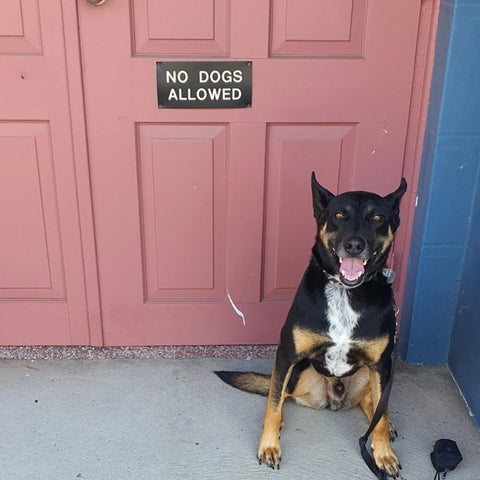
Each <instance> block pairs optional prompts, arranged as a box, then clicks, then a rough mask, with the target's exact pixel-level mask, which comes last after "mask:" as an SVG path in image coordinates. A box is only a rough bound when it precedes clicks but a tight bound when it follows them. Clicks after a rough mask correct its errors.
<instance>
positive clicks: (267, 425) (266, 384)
mask: <svg viewBox="0 0 480 480" xmlns="http://www.w3.org/2000/svg"><path fill="white" fill-rule="evenodd" d="M406 188H407V184H406V182H405V179H402V181H401V184H400V186H399V188H398V189H397V190H395V191H394V192H392V193H390V194H388V195H387V196H385V197H381V196H379V195H376V194H374V193H368V192H348V193H342V194H340V195H337V196H335V195H333V194H332V193H330V192H329V191H328V190H326V189H325V188H323V187H322V186H321V185H320V184H319V183H318V182H317V180H316V178H315V174H314V173H312V193H313V211H314V216H315V219H316V222H317V227H318V229H317V237H316V242H315V245H314V247H313V249H312V257H311V260H310V264H309V266H308V268H307V270H306V272H305V274H304V276H303V278H302V280H301V283H300V285H299V287H298V290H297V293H296V295H295V299H294V301H293V304H292V306H291V308H290V311H289V313H288V316H287V319H286V322H285V325H284V326H283V328H282V332H281V337H280V342H279V345H278V349H277V354H276V359H275V363H274V366H273V370H272V374H271V376H268V375H262V374H258V373H253V372H216V373H217V375H218V376H219V377H220V378H221V379H222V380H224V381H225V382H227V383H228V384H230V385H233V386H234V387H237V388H239V389H241V390H245V391H248V392H253V393H260V394H263V395H268V400H267V407H266V410H265V417H264V423H263V430H262V434H261V437H260V442H259V446H258V459H259V461H260V463H265V464H266V465H268V466H270V467H272V468H279V464H280V459H281V448H280V439H279V437H280V429H281V427H282V424H283V414H282V406H283V403H284V401H285V399H287V398H292V399H294V400H295V401H296V402H297V403H298V404H300V405H305V406H308V407H312V408H316V409H320V408H329V409H331V410H341V409H347V408H351V407H353V406H355V405H360V407H361V408H362V409H363V410H364V412H365V414H366V415H367V417H368V419H369V420H371V419H372V416H373V413H374V411H375V409H376V407H377V404H378V402H379V399H380V396H381V394H382V391H383V390H384V389H385V387H386V385H387V384H388V381H389V378H390V370H391V362H392V351H393V347H394V337H395V328H396V323H395V312H394V309H395V301H394V298H393V292H392V288H391V285H390V284H389V283H388V282H387V278H386V276H385V275H384V268H385V262H386V259H387V255H388V252H389V250H390V248H391V245H392V241H393V235H394V233H395V231H396V229H397V228H398V226H399V223H400V218H399V204H400V199H401V198H402V196H403V194H404V193H405V190H406ZM395 433H396V432H395V429H394V426H393V424H392V423H391V422H390V420H389V419H388V416H387V412H386V410H385V413H384V414H383V415H382V417H381V419H380V421H379V422H378V424H377V425H376V427H375V429H374V430H373V433H372V450H373V457H374V459H375V462H376V464H377V466H378V468H379V469H380V470H383V471H384V472H386V474H387V475H389V476H393V477H395V476H397V475H398V472H399V462H398V459H397V456H396V455H395V453H394V452H393V450H392V447H391V445H390V442H391V440H392V439H393V435H394V434H395Z"/></svg>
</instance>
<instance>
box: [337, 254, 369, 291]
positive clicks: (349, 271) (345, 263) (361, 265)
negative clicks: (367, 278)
mask: <svg viewBox="0 0 480 480" xmlns="http://www.w3.org/2000/svg"><path fill="white" fill-rule="evenodd" d="M338 261H339V267H338V272H339V274H340V280H341V282H342V283H343V284H345V285H347V286H349V287H355V286H357V285H360V283H362V281H363V276H364V275H365V267H366V265H367V263H368V260H366V259H362V258H352V257H347V258H341V257H338Z"/></svg>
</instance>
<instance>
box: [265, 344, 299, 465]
mask: <svg viewBox="0 0 480 480" xmlns="http://www.w3.org/2000/svg"><path fill="white" fill-rule="evenodd" d="M294 366H295V364H294V363H292V362H289V361H288V357H287V355H286V354H285V353H284V352H283V350H282V348H281V346H280V345H279V347H278V350H277V356H276V359H275V363H274V365H273V370H272V376H271V380H270V389H269V393H268V399H267V406H266V408H265V416H264V419H263V428H262V434H261V436H260V441H259V444H258V453H257V457H258V460H259V463H264V464H265V465H267V466H269V467H272V468H273V469H275V468H277V469H278V468H280V460H281V457H282V450H281V447H280V430H281V428H282V425H283V413H282V407H283V403H284V402H285V398H286V396H287V395H286V390H287V385H288V381H289V379H290V376H291V373H292V370H293V367H294Z"/></svg>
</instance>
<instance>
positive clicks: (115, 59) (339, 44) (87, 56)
mask: <svg viewBox="0 0 480 480" xmlns="http://www.w3.org/2000/svg"><path fill="white" fill-rule="evenodd" d="M420 5H421V1H420V0H407V1H405V2H398V1H397V0H371V1H370V2H368V5H367V2H366V0H335V1H334V0H322V1H319V0H316V1H314V0H271V2H269V1H267V0H255V1H253V0H230V1H227V0H225V1H217V2H213V1H202V2H194V1H191V2H189V1H186V0H184V1H182V2H178V3H177V2H171V1H167V0H162V1H160V0H157V1H153V0H151V1H147V0H132V1H130V2H128V1H127V0H123V1H116V2H107V3H106V4H104V5H103V6H102V7H98V8H97V7H92V6H90V5H88V4H87V2H79V4H78V9H79V18H80V38H81V45H82V56H83V65H84V85H85V108H86V112H87V132H88V139H89V155H90V164H91V178H92V189H93V204H94V216H95V230H96V241H97V248H98V268H99V280H100V289H101V298H102V316H103V328H104V339H105V342H106V344H108V345H118V344H170V343H176V344H196V343H197V344H204V343H208V344H215V343H217V344H218V343H274V342H276V341H277V339H278V332H279V328H280V325H281V324H282V322H283V320H284V316H285V314H286V312H287V309H288V307H289V303H290V301H291V298H292V295H293V292H294V289H295V286H296V284H297V282H298V280H299V277H300V275H301V273H302V271H303V269H304V268H305V264H306V261H307V260H308V257H309V252H310V248H311V244H312V243H313V238H314V235H315V224H314V220H313V216H312V207H311V201H310V174H311V171H312V170H315V171H316V172H317V178H318V179H319V181H320V182H321V183H323V184H324V185H325V186H326V187H327V188H329V189H331V190H332V191H334V192H338V191H345V190H348V189H365V190H374V191H377V192H379V193H381V194H386V193H387V192H389V191H391V190H393V189H394V188H396V187H397V186H398V183H399V179H400V177H401V174H402V167H403V160H404V158H403V156H404V145H405V138H406V131H407V121H408V113H409V101H410V95H411V88H412V73H413V67H414V59H415V47H416V38H417V28H418V21H419V12H420ZM172 6H173V8H172ZM367 6H368V8H367ZM169 8H170V10H169ZM177 9H181V10H182V12H184V13H182V15H178V12H177ZM184 9H185V10H184ZM165 12H170V13H167V14H165ZM175 12H177V13H175ZM253 12H254V13H253ZM195 22H198V24H197V23H195ZM192 23H195V25H194V26H192ZM218 57H222V58H223V59H225V60H229V59H232V60H233V59H235V60H250V61H252V65H253V101H252V106H251V108H246V109H238V110H225V109H222V110H200V109H197V110H181V109H178V110H169V109H165V108H162V109H159V108H158V107H157V101H156V85H155V64H156V62H157V61H162V60H164V59H168V60H175V59H181V60H183V61H185V60H189V59H192V60H198V59H201V60H208V59H209V58H213V59H216V60H218ZM403 248H404V246H403V245H400V244H399V243H397V244H396V245H395V249H396V251H398V252H400V253H401V252H402V249H403ZM400 281H403V279H400ZM229 298H230V299H231V301H232V302H233V303H234V304H235V306H236V308H239V309H240V310H241V311H242V312H243V313H244V315H245V317H246V322H245V325H244V324H243V321H242V319H241V318H240V317H239V316H238V315H237V314H236V313H235V310H234V308H232V305H231V303H230V300H229Z"/></svg>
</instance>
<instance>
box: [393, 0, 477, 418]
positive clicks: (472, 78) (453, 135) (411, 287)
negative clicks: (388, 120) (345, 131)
mask: <svg viewBox="0 0 480 480" xmlns="http://www.w3.org/2000/svg"><path fill="white" fill-rule="evenodd" d="M430 104H431V107H430V111H429V117H428V121H427V129H426V134H425V142H424V154H423V159H422V168H421V173H420V181H419V189H418V206H417V211H416V215H415V223H414V232H413V238H412V248H411V254H410V260H409V271H408V276H407V289H406V294H405V300H404V311H403V317H402V324H401V331H400V333H401V336H400V353H401V355H402V356H403V357H404V358H405V359H406V360H407V361H410V362H414V363H427V364H444V363H447V362H450V367H451V369H452V372H453V374H454V375H455V376H456V378H457V381H458V382H459V385H460V387H461V388H462V390H463V393H464V394H465V396H466V398H467V401H469V403H470V406H471V407H472V409H474V410H475V411H476V412H477V417H480V382H479V381H478V380H477V381H472V376H473V375H475V378H477V379H478V378H480V377H479V373H478V372H480V349H479V347H478V345H479V344H480V218H479V208H480V207H479V205H480V195H479V194H478V190H479V188H478V187H479V173H480V1H478V0H442V4H441V11H440V19H439V27H438V32H437V46H436V53H435V65H434V73H433V80H432V89H431V98H430ZM477 352H478V353H477Z"/></svg>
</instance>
